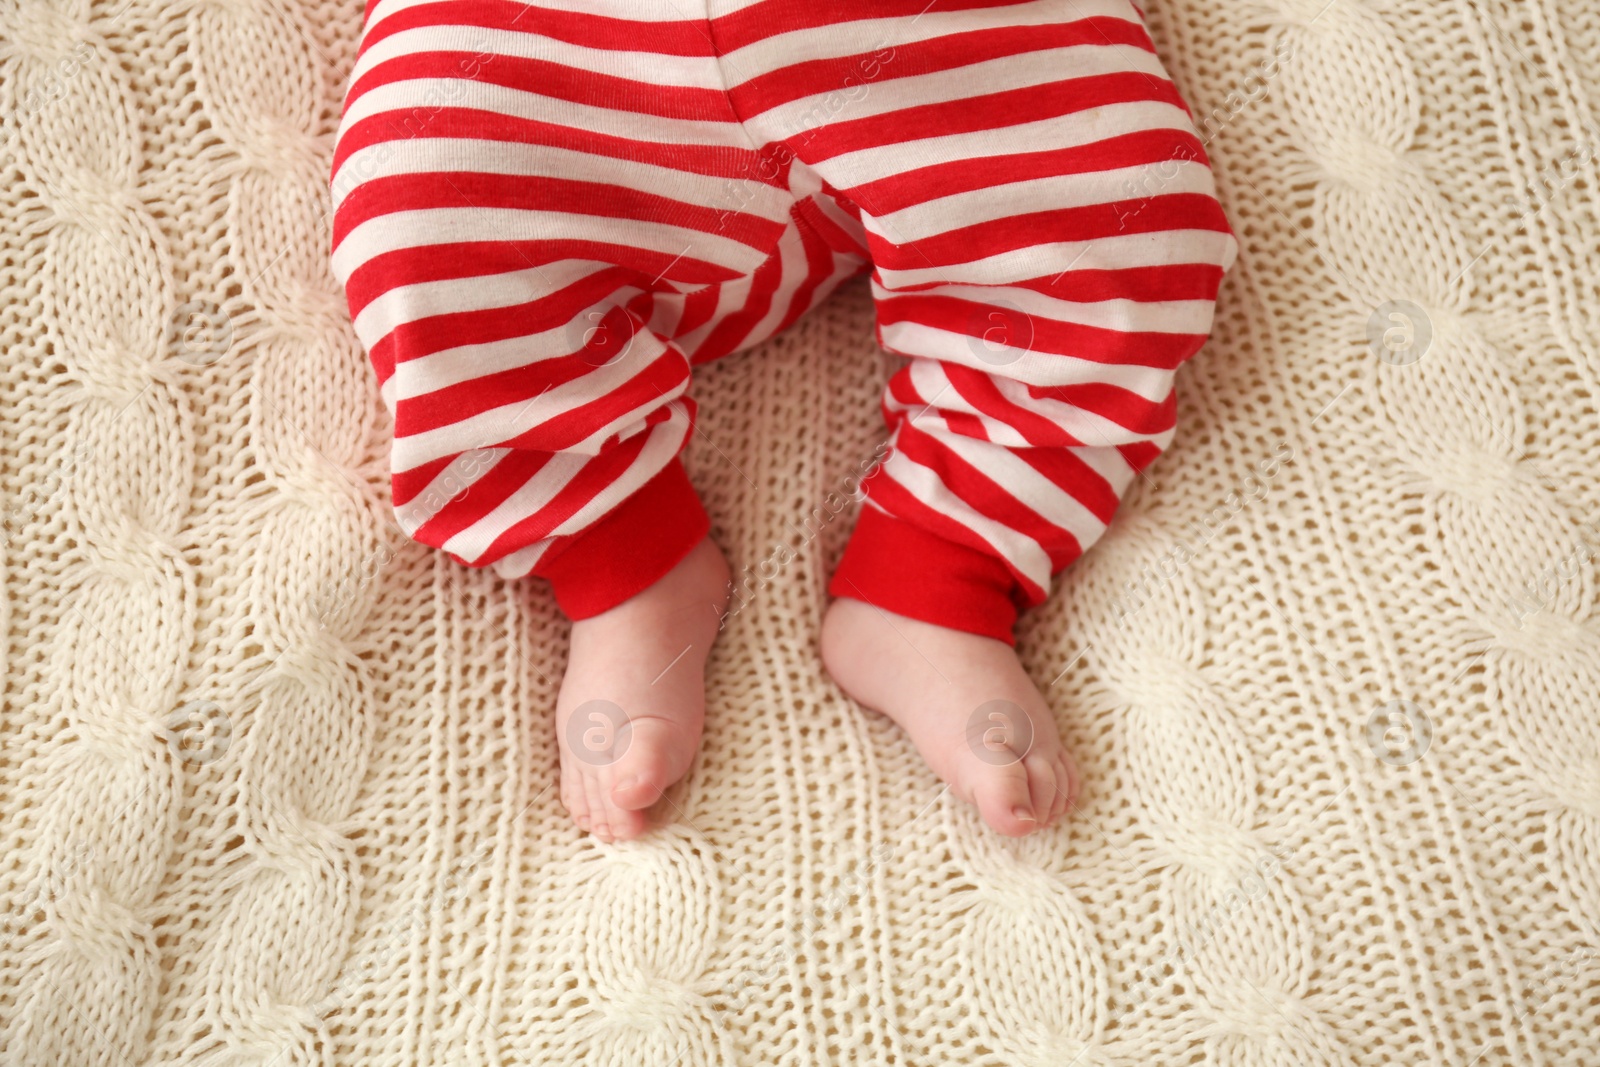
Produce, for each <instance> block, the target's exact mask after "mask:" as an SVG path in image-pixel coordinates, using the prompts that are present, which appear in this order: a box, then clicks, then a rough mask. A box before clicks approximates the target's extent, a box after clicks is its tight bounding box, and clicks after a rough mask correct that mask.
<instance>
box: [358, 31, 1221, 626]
mask: <svg viewBox="0 0 1600 1067" xmlns="http://www.w3.org/2000/svg"><path fill="white" fill-rule="evenodd" d="M330 182H331V186H332V192H333V204H334V216H333V233H332V250H331V251H332V267H333V271H334V274H335V276H336V277H337V279H338V280H339V282H340V283H341V284H343V285H344V287H345V291H346V297H347V299H348V302H349V307H350V313H351V316H352V318H353V321H354V325H355V329H356V331H357V334H358V335H359V337H360V340H361V343H362V345H363V347H364V349H365V350H366V352H367V354H368V356H369V358H370V360H371V362H372V365H373V368H374V370H375V371H376V373H377V375H378V379H379V381H380V382H381V386H382V396H383V401H384V404H385V405H386V407H387V408H388V409H389V411H390V412H391V413H392V414H393V416H394V442H393V446H392V449H391V480H392V487H393V497H394V508H395V512H396V515H397V517H398V519H399V521H400V524H401V526H402V528H403V529H404V530H405V531H406V533H407V534H408V535H409V536H410V537H412V538H414V539H416V540H418V541H420V542H422V543H424V544H428V545H431V546H434V547H437V548H439V549H441V550H443V551H444V552H446V553H448V554H449V555H450V556H451V557H452V558H454V559H455V560H457V561H458V562H460V563H462V564H465V565H467V566H476V567H484V566H492V567H494V568H495V570H496V572H497V573H499V574H500V575H501V576H503V577H507V578H515V577H521V576H524V575H530V574H531V575H536V576H540V577H543V578H546V579H548V580H549V582H550V584H551V588H552V591H553V593H554V595H555V597H556V600H557V603H558V604H559V605H560V606H561V608H562V610H563V611H564V612H565V613H566V614H567V615H568V616H569V617H570V618H574V619H577V618H585V617H588V616H591V615H595V614H598V613H599V612H602V611H604V610H606V609H607V608H610V607H612V606H614V605H615V604H618V603H620V602H621V601H623V600H625V599H627V598H628V597H630V596H632V595H633V594H634V593H637V592H638V591H640V590H641V589H643V588H645V587H646V586H648V585H649V584H651V583H652V582H654V581H655V580H656V579H657V578H659V577H660V576H661V575H662V574H664V573H666V571H668V570H669V569H671V567H672V566H673V565H674V564H676V563H677V562H678V561H679V560H680V559H682V558H683V556H684V555H686V554H687V553H688V551H689V550H690V549H691V548H692V547H693V546H694V545H695V544H696V543H697V542H698V541H699V540H700V539H702V538H703V537H704V536H705V535H706V533H707V530H708V528H709V521H708V519H707V516H706V513H705V511H704V509H703V507H702V506H701V503H700V501H699V499H698V497H697V496H696V494H695V492H694V490H693V488H692V487H691V485H690V483H689V481H688V478H687V476H686V474H685V472H684V468H683V466H682V462H681V457H680V453H681V451H682V449H683V448H684V446H685V444H686V442H687V439H688V437H689V435H690V433H691V432H692V431H693V426H694V419H695V413H696V406H695V401H694V399H693V398H692V397H691V396H690V395H689V391H688V390H689V385H690V378H691V371H692V369H693V367H694V366H696V365H697V364H701V363H705V362H707V361H709V360H713V359H716V358H718V357H719V356H723V355H727V354H729V353H731V352H737V351H740V350H742V349H746V348H749V347H750V346H752V345H755V344H758V343H760V342H761V341H764V340H766V339H767V338H769V337H771V336H773V335H774V334H776V333H777V332H779V331H781V330H783V329H784V328H786V327H787V326H789V325H790V324H791V323H793V322H794V321H795V320H796V319H797V318H799V317H800V316H801V315H803V314H805V312H806V311H807V310H809V309H810V308H813V307H815V306H816V305H817V304H818V303H820V302H821V301H822V300H824V299H825V298H826V297H827V296H828V295H829V294H830V293H831V292H832V291H833V290H834V289H835V288H836V287H837V286H838V285H839V284H840V283H841V282H843V281H844V280H846V279H848V278H851V277H853V276H854V275H856V274H858V273H860V272H862V271H867V270H870V275H869V280H870V285H871V292H872V296H873V299H874V301H875V305H876V314H877V322H876V339H877V343H878V345H879V346H880V347H882V348H884V349H886V350H888V351H890V352H892V353H895V354H898V355H900V356H903V357H906V358H907V359H908V360H909V362H907V363H905V364H904V365H903V366H901V367H900V368H899V369H898V370H897V371H896V372H895V373H894V374H893V375H892V377H891V379H890V381H889V383H888V385H887V387H886V388H885V390H884V392H883V395H882V398H881V414H882V416H883V419H884V421H885V424H886V427H887V431H888V435H889V436H888V444H889V446H890V447H889V450H888V454H887V458H886V459H885V460H884V461H883V462H882V463H881V464H880V465H879V466H878V467H877V468H876V469H875V470H874V471H873V472H872V474H871V475H870V476H869V477H867V478H866V479H865V480H864V481H863V482H862V491H863V493H864V500H863V505H862V509H861V516H860V519H859V522H858V524H857V527H856V529H855V531H854V532H853V534H852V536H851V539H850V541H849V544H848V545H847V547H846V550H845V553H844V557H843V559H842V560H841V562H840V564H839V566H838V568H837V570H836V571H835V573H834V575H833V578H832V581H831V583H830V585H829V592H830V593H832V594H833V595H838V596H851V597H856V598H858V599H861V600H865V601H867V602H869V603H873V604H876V605H878V606H880V607H882V608H885V609H886V610H889V611H894V612H898V613H900V614H903V615H908V616H911V617H914V618H919V619H924V620H927V621H929V622H933V623H938V624H940V625H944V626H949V627H953V628H956V629H960V630H966V631H969V632H973V633H979V634H984V635H987V636H991V637H995V638H998V639H1000V640H1003V641H1007V642H1010V641H1012V626H1013V624H1014V622H1015V620H1016V616H1017V613H1018V611H1020V610H1024V609H1026V608H1028V607H1030V606H1032V605H1034V604H1037V603H1039V602H1040V601H1042V600H1043V599H1044V598H1045V596H1046V595H1047V594H1048V591H1049V585H1050V580H1051V577H1052V576H1053V575H1054V574H1056V573H1057V572H1059V571H1060V570H1061V569H1062V568H1064V567H1065V566H1067V565H1068V564H1069V563H1071V562H1072V561H1073V560H1074V559H1076V558H1077V557H1078V556H1079V555H1080V554H1081V553H1082V552H1083V551H1084V550H1085V549H1086V548H1087V547H1088V546H1089V545H1090V544H1092V543H1093V542H1094V541H1095V540H1096V539H1097V538H1098V537H1099V536H1100V535H1101V533H1102V532H1103V531H1104V530H1105V528H1106V525H1107V523H1108V522H1110V520H1111V518H1112V515H1113V512H1114V511H1115V510H1116V507H1117V504H1118V502H1119V501H1120V499H1121V497H1122V495H1123V493H1124V491H1125V490H1126V488H1127V486H1128V485H1129V483H1130V482H1131V481H1132V480H1133V479H1134V478H1135V477H1136V476H1137V475H1138V474H1139V472H1140V471H1141V470H1143V469H1144V468H1145V467H1146V466H1147V465H1149V464H1150V463H1151V462H1152V461H1153V460H1154V459H1155V458H1156V457H1157V456H1158V455H1159V454H1160V453H1161V452H1162V450H1163V449H1164V448H1166V446H1167V445H1168V444H1169V443H1170V442H1171V440H1172V437H1173V432H1174V420H1175V412H1176V404H1175V398H1174V393H1173V377H1174V373H1175V371H1176V369H1177V368H1178V366H1179V365H1181V364H1182V363H1183V362H1184V361H1185V360H1186V359H1188V358H1189V357H1191V356H1193V355H1194V354H1195V352H1196V351H1198V350H1199V348H1200V346H1201V345H1202V344H1203V343H1204V342H1205V340H1206V338H1207V336H1208V334H1209V333H1210V330H1211V323H1212V315H1213V311H1214V307H1215V301H1216V296H1217V290H1218V286H1219V285H1220V284H1221V279H1222V277H1223V274H1224V273H1225V272H1226V271H1227V270H1228V269H1229V267H1230V266H1231V265H1232V263H1233V261H1234V259H1235V256H1236V255H1237V249H1238V245H1237V242H1236V240H1235V237H1234V234H1233V233H1232V230H1231V229H1230V227H1229V224H1228V221H1227V219H1226V218H1225V217H1224V214H1223V211H1222V209H1221V207H1220V205H1219V204H1218V202H1217V199H1216V195H1215V184H1214V180H1213V177H1212V173H1211V170H1210V165H1209V161H1208V159H1207V157H1206V154H1205V151H1204V149H1203V146H1202V144H1201V142H1200V139H1199V138H1198V136H1197V134H1196V130H1195V127H1194V124H1193V121H1192V117H1191V115H1190V112H1189V110H1188V108H1187V107H1186V105H1185V103H1184V101H1183V100H1182V99H1181V98H1180V96H1179V94H1178V92H1177V90H1176V89H1175V87H1174V86H1173V84H1172V82H1171V80H1170V79H1169V77H1168V76H1167V74H1166V72H1165V70H1164V68H1163V66H1162V64H1161V62H1160V60H1159V59H1158V58H1157V56H1156V53H1155V49H1154V47H1153V45H1152V43H1151V40H1150V37H1149V35H1148V34H1147V32H1146V29H1145V26H1144V22H1143V18H1142V14H1141V12H1140V10H1139V9H1138V8H1137V7H1135V6H1134V5H1133V4H1132V3H1130V2H1129V0H1027V2H1015V0H932V2H929V0H706V3H705V8H704V10H701V9H700V8H699V5H698V4H696V3H695V0H572V2H568V3H562V4H555V3H547V4H543V5H541V4H534V3H523V2H518V0H369V3H368V6H367V13H366V22H365V24H364V26H363V29H362V37H361V42H360V47H359V53H358V58H357V62H356V65H355V68H354V70H353V72H352V74H351V77H350V81H349V83H348V86H347V89H346V94H345V99H344V111H343V116H342V120H341V122H340V126H339V132H338V138H337V144H336V146H335V153H334V160H333V166H332V172H331V175H330Z"/></svg>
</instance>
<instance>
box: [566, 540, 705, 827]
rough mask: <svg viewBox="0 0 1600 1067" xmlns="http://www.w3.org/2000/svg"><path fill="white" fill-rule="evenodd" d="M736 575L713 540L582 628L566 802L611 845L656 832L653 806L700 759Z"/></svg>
mask: <svg viewBox="0 0 1600 1067" xmlns="http://www.w3.org/2000/svg"><path fill="white" fill-rule="evenodd" d="M729 578H730V574H729V570H728V562H727V559H726V558H725V557H724V556H723V554H722V550H721V549H719V548H718V547H717V546H716V544H715V543H714V542H713V541H712V540H711V539H710V538H709V537H708V538H706V539H705V540H703V541H701V542H700V543H699V544H698V545H696V546H695V547H694V548H693V549H691V550H690V551H689V554H688V555H687V556H685V557H684V558H683V559H682V560H681V561H679V563H678V565H677V566H675V567H673V568H672V570H670V571H668V572H667V573H666V574H665V575H663V576H662V577H661V578H660V579H659V580H658V581H657V582H656V583H655V584H654V585H652V586H650V587H649V588H647V589H645V590H644V591H642V592H640V593H638V594H636V595H634V596H632V597H630V598H629V599H627V600H625V601H623V602H622V603H621V604H618V605H617V606H616V607H614V608H612V609H610V610H609V611H605V612H602V613H601V614H599V615H595V616H592V617H590V618H587V619H580V620H578V621H576V622H574V623H573V624H572V645H571V652H570V653H569V654H568V658H567V673H566V675H565V676H564V677H563V678H562V679H561V691H560V692H559V693H558V694H557V696H556V736H557V738H558V742H559V745H560V749H561V802H562V804H564V805H565V806H566V809H567V811H568V812H570V813H571V814H572V818H573V821H574V822H576V823H577V824H578V826H579V827H580V828H582V829H584V830H587V831H588V832H590V833H592V834H594V835H595V836H596V837H598V838H599V839H600V840H602V841H615V840H619V839H628V838H634V837H638V836H639V835H640V834H642V833H644V832H645V831H646V830H647V829H649V828H650V823H651V819H650V817H649V813H648V810H647V809H649V808H650V807H651V805H653V804H655V803H656V801H657V800H659V799H660V798H661V795H662V793H663V792H664V791H665V790H666V788H667V787H668V786H670V785H672V784H673V783H674V782H676V781H677V780H678V779H680V778H682V777H683V776H684V774H686V773H687V772H688V770H689V764H690V763H691V762H692V761H693V760H694V755H695V752H696V751H697V750H698V749H699V747H700V729H701V725H702V723H703V722H704V721H705V711H706V697H705V666H706V655H707V654H708V653H709V652H710V650H711V643H712V641H713V640H715V639H716V636H717V629H718V626H719V623H720V621H721V617H722V612H723V611H724V610H725V609H726V608H727V604H728V583H729Z"/></svg>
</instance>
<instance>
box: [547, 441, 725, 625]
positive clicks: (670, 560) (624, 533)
mask: <svg viewBox="0 0 1600 1067" xmlns="http://www.w3.org/2000/svg"><path fill="white" fill-rule="evenodd" d="M710 530H711V519H710V517H709V516H708V515H707V514H706V509H705V506H704V505H702V504H701V503H700V497H699V494H697V493H696V492H695V491H694V486H693V485H692V484H690V482H689V476H688V474H687V473H685V472H684V469H683V461H682V459H681V458H680V457H678V456H674V457H673V459H672V462H671V463H669V464H667V465H666V466H665V467H663V468H662V469H661V472H660V473H659V474H657V475H655V476H654V477H653V478H651V479H650V480H649V481H648V482H645V483H644V484H643V485H641V486H640V487H639V488H638V489H637V490H635V491H634V493H633V494H632V495H631V496H629V497H628V498H627V499H626V500H624V501H623V502H622V503H620V504H618V505H617V506H616V507H615V508H613V509H611V510H610V511H608V512H606V514H605V515H603V516H601V518H600V520H599V521H598V522H596V523H595V524H594V525H593V526H590V527H589V528H588V529H587V530H584V531H583V532H582V533H579V534H575V535H573V536H572V538H570V539H569V540H567V541H565V542H563V543H560V544H557V545H555V546H553V547H552V549H551V551H550V552H549V553H546V555H545V557H544V558H543V559H541V560H540V561H539V563H538V565H537V566H535V567H534V569H533V573H534V574H537V575H539V576H540V577H543V578H546V579H548V580H549V582H550V588H551V590H552V591H553V592H554V593H555V598H556V603H557V604H558V605H559V606H560V608H561V610H562V611H563V612H564V613H565V614H566V616H567V618H569V619H587V618H589V617H590V616H592V615H599V614H600V613H601V612H603V611H608V610H610V609H611V608H614V607H616V606H617V605H618V604H620V603H622V602H623V601H624V600H627V599H628V598H629V597H632V596H634V595H635V594H637V593H640V592H642V591H644V590H645V589H647V588H649V587H650V586H652V585H654V584H655V583H656V582H657V581H658V580H659V579H660V578H661V577H662V576H663V575H665V574H666V573H667V572H668V571H670V570H671V569H672V568H673V567H675V566H677V565H678V562H679V561H680V560H682V559H683V558H684V557H685V556H687V555H688V554H689V550H690V549H692V548H694V546H695V545H697V544H699V543H700V542H701V540H703V539H704V538H705V536H706V535H707V534H708V533H709V532H710Z"/></svg>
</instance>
